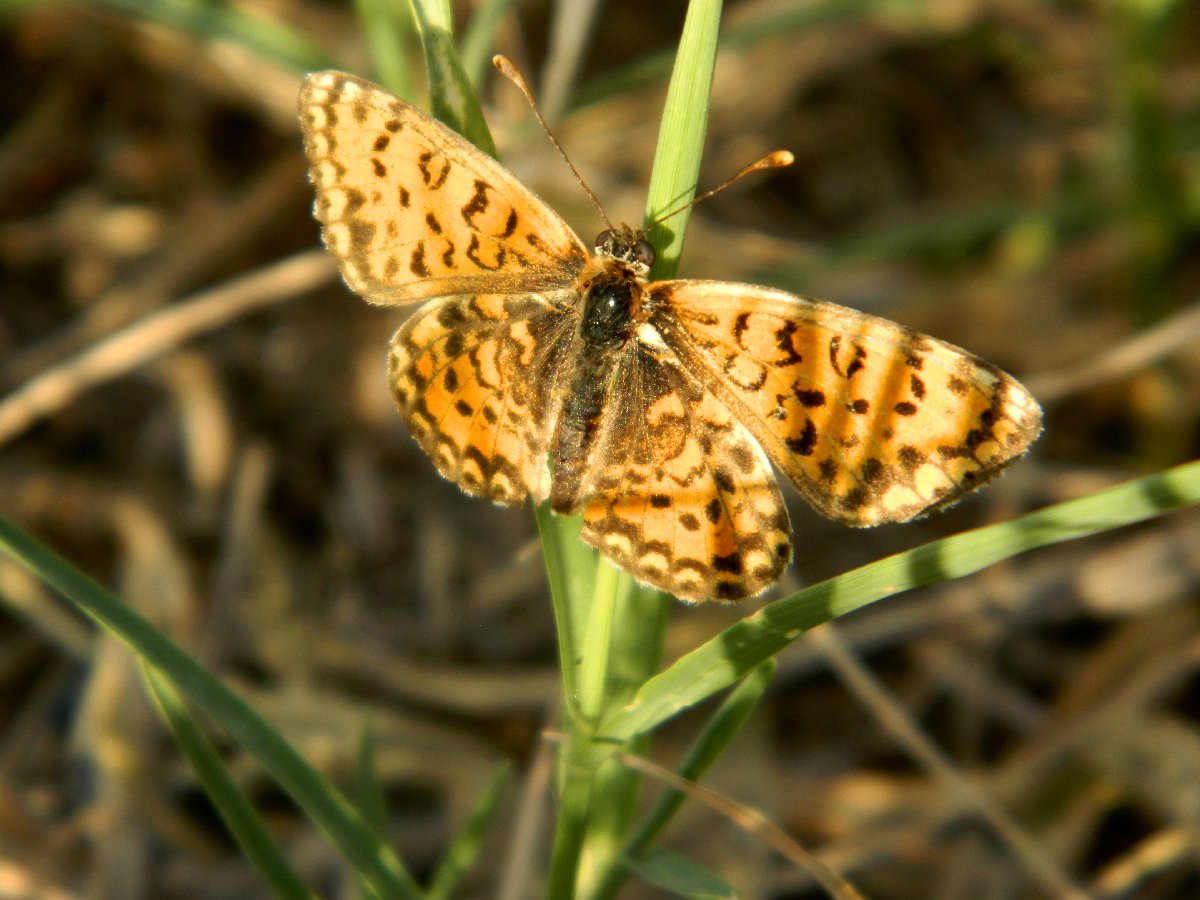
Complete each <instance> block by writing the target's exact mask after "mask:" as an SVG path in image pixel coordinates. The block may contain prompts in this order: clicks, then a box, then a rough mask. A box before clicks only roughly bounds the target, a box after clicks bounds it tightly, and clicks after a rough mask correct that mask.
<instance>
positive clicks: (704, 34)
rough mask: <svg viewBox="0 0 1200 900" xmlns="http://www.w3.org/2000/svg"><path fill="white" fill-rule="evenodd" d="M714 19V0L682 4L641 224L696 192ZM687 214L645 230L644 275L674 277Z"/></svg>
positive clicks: (718, 19) (716, 5)
mask: <svg viewBox="0 0 1200 900" xmlns="http://www.w3.org/2000/svg"><path fill="white" fill-rule="evenodd" d="M720 22H721V3H720V0H693V2H692V3H690V4H688V12H687V18H686V19H685V20H684V23H683V34H682V36H681V37H680V39H679V50H678V52H677V53H676V55H675V68H674V70H673V71H672V73H671V85H670V87H669V88H668V89H667V102H666V104H665V105H664V107H663V117H662V125H661V126H659V130H658V149H657V150H655V153H654V171H653V172H652V173H651V175H650V188H649V190H648V191H647V196H646V221H647V222H651V221H653V220H654V219H655V218H657V217H658V216H661V215H664V214H665V213H667V212H670V211H671V210H673V209H676V208H678V207H679V206H680V205H681V204H684V203H686V202H687V201H688V200H690V199H691V198H692V196H693V195H694V194H695V193H696V179H697V178H699V176H700V160H701V158H702V157H703V155H704V135H705V133H706V131H707V129H708V108H709V97H710V94H711V93H712V76H713V68H714V66H715V65H716V59H717V35H718V29H719V26H720ZM689 218H690V211H688V210H684V211H683V212H680V213H679V214H678V215H675V216H673V217H672V218H671V219H670V220H668V221H666V222H663V223H662V224H660V225H657V226H655V227H654V228H652V229H651V230H650V232H649V233H648V234H647V240H649V241H650V243H651V244H652V245H653V246H654V249H655V251H656V254H657V259H656V261H655V263H654V268H653V269H652V270H651V273H650V277H651V279H652V280H657V279H662V278H671V277H673V276H674V275H675V271H676V269H677V268H678V266H679V253H680V251H681V250H682V249H683V233H684V231H685V230H686V229H687V223H688V219H689Z"/></svg>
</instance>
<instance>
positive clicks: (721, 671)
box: [600, 462, 1200, 743]
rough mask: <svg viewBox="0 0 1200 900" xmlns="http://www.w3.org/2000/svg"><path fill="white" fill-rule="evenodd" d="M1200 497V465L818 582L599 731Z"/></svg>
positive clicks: (771, 607) (701, 650)
mask: <svg viewBox="0 0 1200 900" xmlns="http://www.w3.org/2000/svg"><path fill="white" fill-rule="evenodd" d="M1198 502H1200V462H1191V463H1186V464H1184V465H1181V466H1177V467H1175V468H1173V469H1168V470H1166V471H1165V472H1160V473H1158V474H1155V475H1149V476H1147V477H1145V478H1139V479H1137V480H1136V481H1132V482H1129V483H1127V484H1123V485H1119V486H1118V487H1115V488H1110V489H1108V490H1105V491H1100V492H1098V493H1095V494H1090V495H1088V496H1086V497H1080V498H1078V499H1076V500H1068V501H1066V502H1065V503H1059V504H1056V505H1054V506H1051V507H1047V508H1046V509H1042V510H1039V511H1037V512H1035V513H1030V514H1029V515H1026V516H1022V517H1020V518H1018V519H1013V520H1012V521H1009V522H1002V523H1000V524H998V525H989V526H987V527H984V528H977V529H975V530H972V531H966V532H963V533H962V534H956V535H954V536H952V537H948V538H945V539H943V540H940V541H934V542H932V543H929V544H925V545H923V546H921V547H917V548H915V549H913V550H909V551H907V552H905V553H898V554H896V555H894V556H889V557H886V558H885V559H881V560H879V561H877V562H874V563H870V564H869V565H866V566H862V567H861V568H858V569H855V570H853V571H851V572H846V573H845V574H843V575H839V576H837V577H836V578H830V579H828V580H827V581H823V582H821V583H820V584H815V585H813V586H812V587H810V588H806V589H805V590H803V591H800V592H799V593H796V594H793V595H792V596H790V597H785V598H784V599H782V600H776V601H775V602H774V603H770V604H768V605H767V606H765V607H763V608H762V609H760V610H759V611H758V612H756V613H754V614H753V615H750V616H748V617H746V618H745V619H743V620H742V621H740V622H738V623H737V624H736V625H734V626H732V627H731V628H728V629H726V630H725V631H723V632H722V633H721V634H719V635H717V636H716V637H715V638H713V639H712V640H710V641H708V642H706V643H705V644H703V645H701V646H700V647H698V648H697V649H696V650H693V651H692V652H691V653H689V654H687V655H686V656H684V657H682V658H681V659H680V660H678V661H677V662H676V663H675V664H674V665H672V666H671V667H670V668H669V669H667V670H666V671H665V672H662V673H661V674H659V675H656V676H655V677H654V678H652V679H650V680H649V681H648V682H646V684H645V685H644V686H643V687H642V689H641V690H640V691H639V692H638V695H637V697H636V698H635V699H634V701H633V702H632V703H630V704H629V705H628V706H626V707H624V708H623V709H620V710H618V711H617V712H615V713H614V714H613V715H612V716H611V717H609V719H608V720H607V721H606V722H605V723H604V724H603V725H602V726H601V731H600V733H601V734H602V735H603V736H604V737H605V738H607V739H609V740H612V741H614V742H618V743H619V742H623V741H626V740H628V739H629V738H631V737H633V736H634V735H636V734H641V733H643V732H646V731H649V730H650V729H652V728H654V727H655V726H657V725H659V724H661V723H662V722H664V721H666V720H667V719H669V718H671V717H672V716H673V715H675V714H676V713H677V712H679V711H680V710H682V709H686V708H687V707H689V706H692V705H694V704H696V703H698V702H700V701H701V700H703V699H705V698H706V697H709V696H711V695H712V694H713V693H715V692H716V691H719V690H721V689H723V688H726V687H728V686H729V685H731V684H733V683H734V682H736V681H737V680H738V679H739V678H741V677H743V676H744V675H745V674H746V673H747V672H749V671H750V670H751V669H753V668H754V667H755V666H757V665H759V664H761V663H762V662H764V661H765V660H767V659H770V658H771V657H773V656H774V655H775V654H776V653H778V652H779V651H780V650H782V649H783V648H784V647H786V646H787V645H788V644H790V643H791V642H792V641H794V640H795V639H796V638H797V637H799V636H800V635H801V634H802V633H803V632H805V631H807V630H808V629H810V628H813V627H815V626H817V625H820V624H821V623H822V622H828V621H829V620H830V619H834V618H837V617H838V616H843V615H845V614H846V613H849V612H853V611H854V610H857V609H861V608H862V607H864V606H867V605H868V604H871V603H874V602H875V601H877V600H882V599H883V598H884V597H890V596H892V595H894V594H899V593H901V592H903V591H907V590H911V589H912V588H915V587H921V586H924V585H929V584H937V583H938V582H942V581H948V580H950V579H952V578H961V577H962V576H964V575H969V574H971V573H972V572H977V571H979V570H980V569H982V568H985V567H986V566H990V565H992V564H993V563H997V562H1000V561H1001V560H1003V559H1008V558H1009V557H1011V556H1015V555H1016V554H1018V553H1023V552H1025V551H1027V550H1033V549H1035V548H1038V547H1046V546H1050V545H1051V544H1057V543H1060V542H1062V541H1069V540H1074V539H1075V538H1080V537H1084V536H1086V535H1091V534H1097V533H1099V532H1103V531H1111V530H1113V529H1116V528H1120V527H1122V526H1124V525H1131V524H1133V523H1134V522H1141V521H1143V520H1145V519H1150V518H1153V517H1155V516H1160V515H1163V514H1164V513H1166V512H1169V511H1170V510H1173V509H1178V508H1180V507H1183V506H1189V505H1192V504H1195V503H1198Z"/></svg>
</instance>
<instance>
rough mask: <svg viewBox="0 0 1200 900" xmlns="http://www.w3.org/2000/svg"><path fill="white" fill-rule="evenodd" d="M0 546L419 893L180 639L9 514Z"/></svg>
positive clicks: (378, 866) (326, 823)
mask: <svg viewBox="0 0 1200 900" xmlns="http://www.w3.org/2000/svg"><path fill="white" fill-rule="evenodd" d="M0 552H3V553H4V554H6V555H7V556H9V557H10V558H11V559H13V560H14V561H16V562H17V563H18V564H20V565H21V566H23V567H24V568H26V569H28V570H29V571H31V572H33V574H34V575H36V576H37V577H38V578H40V579H41V580H42V581H43V582H45V583H46V584H47V585H49V586H50V587H52V588H54V589H55V590H57V591H58V592H59V593H61V594H62V595H63V596H64V597H66V598H67V599H68V600H70V601H71V602H72V603H73V604H75V606H76V607H78V608H79V609H80V610H81V611H82V612H83V613H84V614H85V615H87V616H88V617H89V618H90V619H92V620H93V621H95V622H96V623H97V624H99V625H100V626H101V627H102V628H104V629H105V630H106V631H108V632H109V633H111V634H112V635H114V636H115V637H116V638H117V639H118V640H120V641H121V642H122V643H124V644H125V645H126V646H128V647H129V648H130V650H132V651H133V652H134V653H135V654H136V655H137V656H138V657H139V658H140V659H141V660H142V661H143V662H145V663H146V664H148V665H150V666H153V667H154V668H156V669H157V670H158V671H159V672H160V673H162V674H163V675H164V676H166V677H167V678H168V679H170V681H171V682H172V683H173V684H174V685H175V686H176V687H177V688H178V689H179V690H180V692H181V693H182V694H183V695H184V696H185V697H187V698H188V700H190V701H191V702H192V703H194V704H195V705H196V706H197V707H198V708H199V709H201V710H202V711H203V712H204V713H205V714H206V715H207V716H209V717H210V718H211V719H212V720H213V721H214V722H216V723H217V724H218V725H220V726H221V727H222V728H223V729H225V731H227V732H228V733H229V734H230V735H231V736H232V737H233V738H234V740H236V741H237V742H238V743H239V744H241V745H242V746H243V747H245V748H246V750H247V751H249V752H250V754H251V755H252V756H253V757H254V758H255V759H257V760H258V761H259V762H260V763H261V764H262V766H263V768H265V769H266V770H267V771H268V772H269V773H270V774H271V776H272V777H273V778H274V779H275V780H276V782H278V784H279V785H280V787H281V788H283V790H284V791H286V792H287V794H288V795H289V796H290V797H291V798H292V799H293V800H295V801H296V803H297V804H298V805H299V806H300V808H301V809H303V810H304V812H305V814H306V815H307V816H308V817H309V818H310V819H311V820H312V821H313V822H314V823H316V825H317V826H318V827H319V828H320V829H321V830H322V831H324V832H325V834H326V835H327V836H328V837H329V839H330V840H331V841H332V842H333V844H334V845H335V846H336V847H337V848H338V849H339V850H340V851H341V852H342V854H343V855H344V856H345V857H346V859H347V860H349V862H350V864H351V865H352V866H353V867H354V868H355V870H356V871H357V872H358V873H360V874H361V875H362V877H363V878H365V879H366V880H367V882H368V883H369V884H370V885H371V886H372V888H373V890H374V891H375V892H376V893H377V894H380V895H381V896H386V897H412V898H416V897H419V896H420V889H419V888H418V887H417V884H416V882H415V881H414V880H413V879H412V876H410V875H409V874H408V872H407V871H405V869H404V866H403V865H402V864H401V862H400V860H399V859H397V858H396V856H395V855H394V854H393V853H392V851H391V848H389V847H388V846H387V845H386V844H384V843H383V842H382V841H380V840H379V839H378V837H377V836H376V835H375V834H374V833H373V832H372V830H371V828H370V826H368V825H367V824H366V822H364V821H363V819H362V817H361V816H359V815H358V813H357V812H356V811H355V809H354V808H353V807H352V806H351V805H350V803H349V802H348V801H347V800H346V799H345V797H343V796H342V795H341V794H340V793H339V792H338V791H337V789H336V788H334V787H333V785H332V784H330V783H329V781H328V780H327V779H326V778H325V776H323V775H322V774H321V773H320V772H318V771H317V770H316V769H314V768H313V767H312V766H311V765H309V763H308V762H307V761H306V760H305V759H304V758H303V757H302V756H300V754H299V753H298V752H296V749H295V748H294V747H292V745H291V744H289V743H288V742H287V741H285V740H284V739H283V737H282V736H280V734H279V733H278V732H277V731H275V730H274V729H273V728H271V727H270V726H269V725H268V724H267V723H266V722H265V721H264V720H263V719H262V718H261V717H260V716H259V715H258V714H257V713H256V712H255V711H254V710H253V709H252V708H251V707H250V705H249V704H247V703H246V701H244V700H243V699H242V698H241V697H239V696H238V695H237V694H235V693H234V692H233V691H232V690H230V689H229V688H228V687H227V686H226V685H224V684H223V683H222V682H221V681H220V680H218V679H217V678H216V677H215V676H213V675H212V673H210V672H209V671H208V670H207V669H205V668H204V667H203V666H202V665H200V663H198V662H197V661H196V660H195V659H193V658H192V657H191V656H189V655H188V654H187V653H185V652H184V651H183V649H182V648H180V647H179V645H177V644H175V643H174V642H173V641H171V640H170V639H169V638H168V637H167V636H166V635H164V634H163V633H162V632H160V631H158V630H157V629H156V628H154V626H152V625H151V624H150V623H149V622H147V621H146V620H145V619H144V618H142V617H141V616H140V615H138V614H137V613H136V612H134V611H133V610H132V609H130V608H129V607H128V606H126V605H125V604H124V603H122V602H121V601H120V600H118V599H117V598H116V597H115V596H114V595H113V594H111V593H110V592H109V591H107V590H105V589H104V588H102V587H101V586H100V585H98V584H97V583H96V582H94V581H93V580H92V579H91V578H89V577H88V576H87V575H85V574H84V573H83V572H81V571H80V570H79V569H77V568H75V567H74V566H72V565H71V564H70V563H68V562H67V561H66V560H65V559H63V558H62V557H60V556H58V555H57V554H56V553H54V552H52V551H51V550H49V549H48V548H46V547H44V546H43V545H42V544H40V543H38V542H37V541H36V540H34V539H33V538H32V537H31V536H29V535H28V534H26V533H25V532H23V531H22V530H21V529H19V528H17V527H16V526H15V525H14V524H12V523H11V522H9V521H8V520H7V519H4V518H0Z"/></svg>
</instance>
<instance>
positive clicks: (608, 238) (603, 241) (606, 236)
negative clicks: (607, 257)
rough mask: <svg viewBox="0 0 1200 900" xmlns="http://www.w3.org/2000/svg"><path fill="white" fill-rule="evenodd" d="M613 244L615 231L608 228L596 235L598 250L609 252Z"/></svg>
mask: <svg viewBox="0 0 1200 900" xmlns="http://www.w3.org/2000/svg"><path fill="white" fill-rule="evenodd" d="M612 245H613V233H612V232H611V231H609V230H608V229H605V230H604V231H602V232H600V233H599V234H598V235H596V249H597V250H600V251H603V252H605V253H607V252H610V251H611V250H612Z"/></svg>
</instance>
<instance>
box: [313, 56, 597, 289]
mask: <svg viewBox="0 0 1200 900" xmlns="http://www.w3.org/2000/svg"><path fill="white" fill-rule="evenodd" d="M300 122H301V127H302V129H303V132H304V149H305V152H306V154H307V155H308V160H309V177H310V178H311V179H312V182H313V185H314V186H315V187H316V193H317V200H316V205H315V214H316V217H317V219H319V220H320V222H321V225H322V234H323V236H324V238H325V245H326V246H327V247H328V248H329V250H330V251H331V252H332V253H333V255H334V256H335V257H337V260H338V264H339V265H340V266H341V270H342V275H343V277H344V278H345V279H346V283H347V284H348V285H349V286H350V288H351V289H352V290H354V292H355V293H357V294H360V295H362V296H363V297H364V298H366V299H367V300H370V301H371V302H372V303H385V304H394V303H406V302H409V301H412V300H420V299H427V298H431V297H442V296H449V295H462V294H470V293H476V292H486V293H525V292H530V291H533V292H538V291H544V290H551V289H555V288H562V287H565V286H566V285H569V284H570V283H571V281H572V280H573V279H574V278H575V276H576V275H577V274H578V273H579V271H580V270H581V269H582V268H583V266H584V265H585V263H586V262H587V260H588V252H587V249H586V248H585V247H584V246H583V245H582V244H581V243H580V241H579V238H577V237H576V236H575V234H574V233H573V232H572V231H571V229H570V228H569V227H568V226H567V224H566V223H565V222H564V221H563V220H562V219H561V218H560V217H559V216H558V215H557V214H555V213H554V211H553V210H551V209H550V208H549V207H548V206H546V204H545V203H543V202H542V201H541V200H540V199H539V198H538V197H537V196H536V195H535V194H534V193H533V192H532V191H530V190H529V189H528V188H526V187H525V186H524V185H522V184H521V183H520V182H519V181H517V180H516V178H514V177H513V175H512V174H511V173H510V172H508V171H507V170H506V169H505V168H504V167H503V166H501V165H500V164H499V163H497V162H496V161H495V160H494V159H492V158H491V157H490V156H488V155H487V154H485V153H483V152H482V151H480V150H479V149H477V148H476V147H474V146H473V145H472V144H471V143H470V142H468V141H466V140H464V139H463V138H462V137H461V136H460V135H458V134H456V133H455V132H453V131H451V130H450V129H449V128H447V127H446V126H445V125H442V124H441V123H440V122H438V121H436V120H434V119H432V118H430V117H429V116H427V115H426V114H425V113H423V112H421V111H420V110H419V109H417V108H416V107H414V106H411V105H410V104H408V103H405V102H404V101H403V100H400V99H397V98H396V97H393V96H392V95H391V94H388V93H387V92H386V91H384V90H383V89H382V88H379V87H377V86H375V85H374V84H371V82H369V81H364V80H363V79H361V78H356V77H355V76H353V75H347V74H345V73H343V72H316V73H314V74H312V75H309V76H308V77H307V78H305V80H304V86H303V88H302V89H301V91H300Z"/></svg>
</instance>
